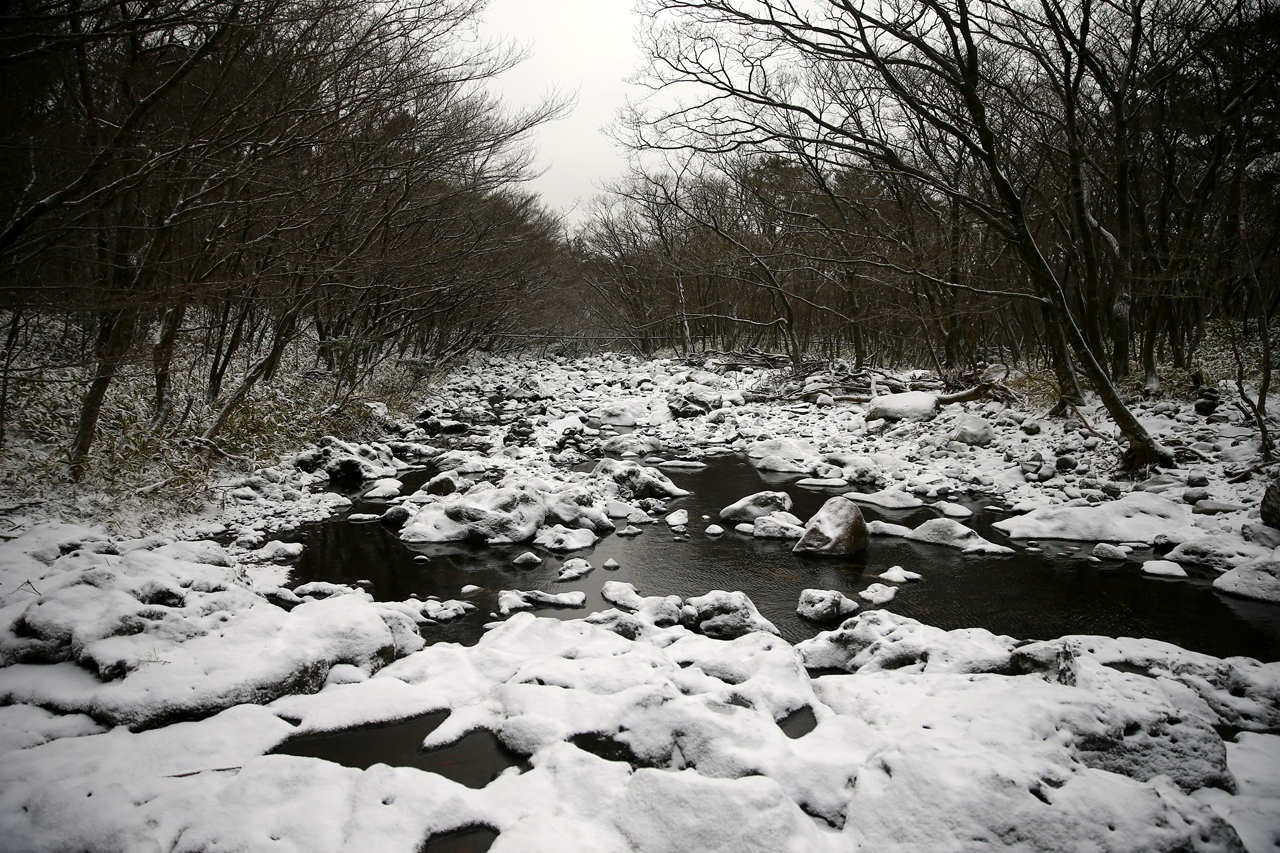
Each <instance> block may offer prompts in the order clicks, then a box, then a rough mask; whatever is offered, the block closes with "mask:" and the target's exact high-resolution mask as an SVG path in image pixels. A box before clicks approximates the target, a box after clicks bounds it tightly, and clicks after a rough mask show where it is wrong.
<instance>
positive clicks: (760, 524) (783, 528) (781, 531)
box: [751, 512, 804, 539]
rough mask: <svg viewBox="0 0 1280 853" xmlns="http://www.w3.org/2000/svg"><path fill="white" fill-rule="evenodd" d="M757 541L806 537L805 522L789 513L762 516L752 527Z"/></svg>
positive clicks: (752, 532)
mask: <svg viewBox="0 0 1280 853" xmlns="http://www.w3.org/2000/svg"><path fill="white" fill-rule="evenodd" d="M751 535H752V536H755V537H756V538H757V539H799V538H800V537H802V536H804V527H803V522H802V521H800V519H798V518H796V517H795V516H794V515H792V514H791V513H789V512H774V513H770V514H769V515H762V516H760V517H759V518H757V519H756V520H755V521H754V522H753V523H752V525H751Z"/></svg>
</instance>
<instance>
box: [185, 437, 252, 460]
mask: <svg viewBox="0 0 1280 853" xmlns="http://www.w3.org/2000/svg"><path fill="white" fill-rule="evenodd" d="M184 443H185V444H188V445H190V446H192V447H199V448H202V449H204V450H211V451H213V452H214V453H216V454H218V455H219V456H221V457H222V458H223V459H230V460H231V461H232V462H243V463H244V464H245V465H247V466H249V468H253V466H254V462H253V460H252V459H250V458H249V457H247V456H237V455H235V454H234V453H228V452H227V451H225V450H223V449H222V448H221V447H219V446H218V445H217V444H215V443H214V441H213V439H211V438H205V437H204V436H201V435H193V436H191V437H190V438H184V439H182V440H181V441H179V442H178V444H184Z"/></svg>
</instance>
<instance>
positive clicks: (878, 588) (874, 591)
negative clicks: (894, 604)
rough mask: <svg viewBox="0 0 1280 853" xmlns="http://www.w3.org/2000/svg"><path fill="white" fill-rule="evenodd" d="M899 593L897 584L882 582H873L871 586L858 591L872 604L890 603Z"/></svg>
mask: <svg viewBox="0 0 1280 853" xmlns="http://www.w3.org/2000/svg"><path fill="white" fill-rule="evenodd" d="M897 594H898V588H897V587H896V586H886V585H885V584H882V583H873V584H872V585H871V586H869V587H867V588H866V589H864V590H863V591H862V592H860V593H858V597H859V598H861V599H863V600H864V601H868V602H870V603H871V604H874V605H876V606H879V605H881V604H888V603H889V602H890V601H893V597H894V596H895V595H897Z"/></svg>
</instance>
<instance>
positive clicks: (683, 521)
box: [663, 509, 689, 529]
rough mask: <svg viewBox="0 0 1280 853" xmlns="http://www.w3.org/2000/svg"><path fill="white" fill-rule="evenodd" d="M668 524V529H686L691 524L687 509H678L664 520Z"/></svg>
mask: <svg viewBox="0 0 1280 853" xmlns="http://www.w3.org/2000/svg"><path fill="white" fill-rule="evenodd" d="M663 521H665V522H666V523H667V527H670V528H672V529H674V528H677V527H684V526H685V525H687V524H688V523H689V511H688V510H687V509H678V510H676V511H675V512H673V513H671V514H670V515H668V516H667V517H666V518H665V519H663Z"/></svg>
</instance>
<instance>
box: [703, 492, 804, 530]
mask: <svg viewBox="0 0 1280 853" xmlns="http://www.w3.org/2000/svg"><path fill="white" fill-rule="evenodd" d="M790 509H791V495H789V494H787V493H786V492H756V493H755V494H754V495H748V496H747V497H745V498H743V499H742V500H740V501H737V502H736V503H732V504H730V505H729V506H727V507H725V508H724V509H722V510H720V518H721V520H723V521H732V522H735V523H740V522H746V523H751V522H753V521H755V520H756V519H757V518H760V517H761V516H765V515H768V514H769V513H772V512H777V511H779V510H781V511H783V512H787V511H788V510H790Z"/></svg>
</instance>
